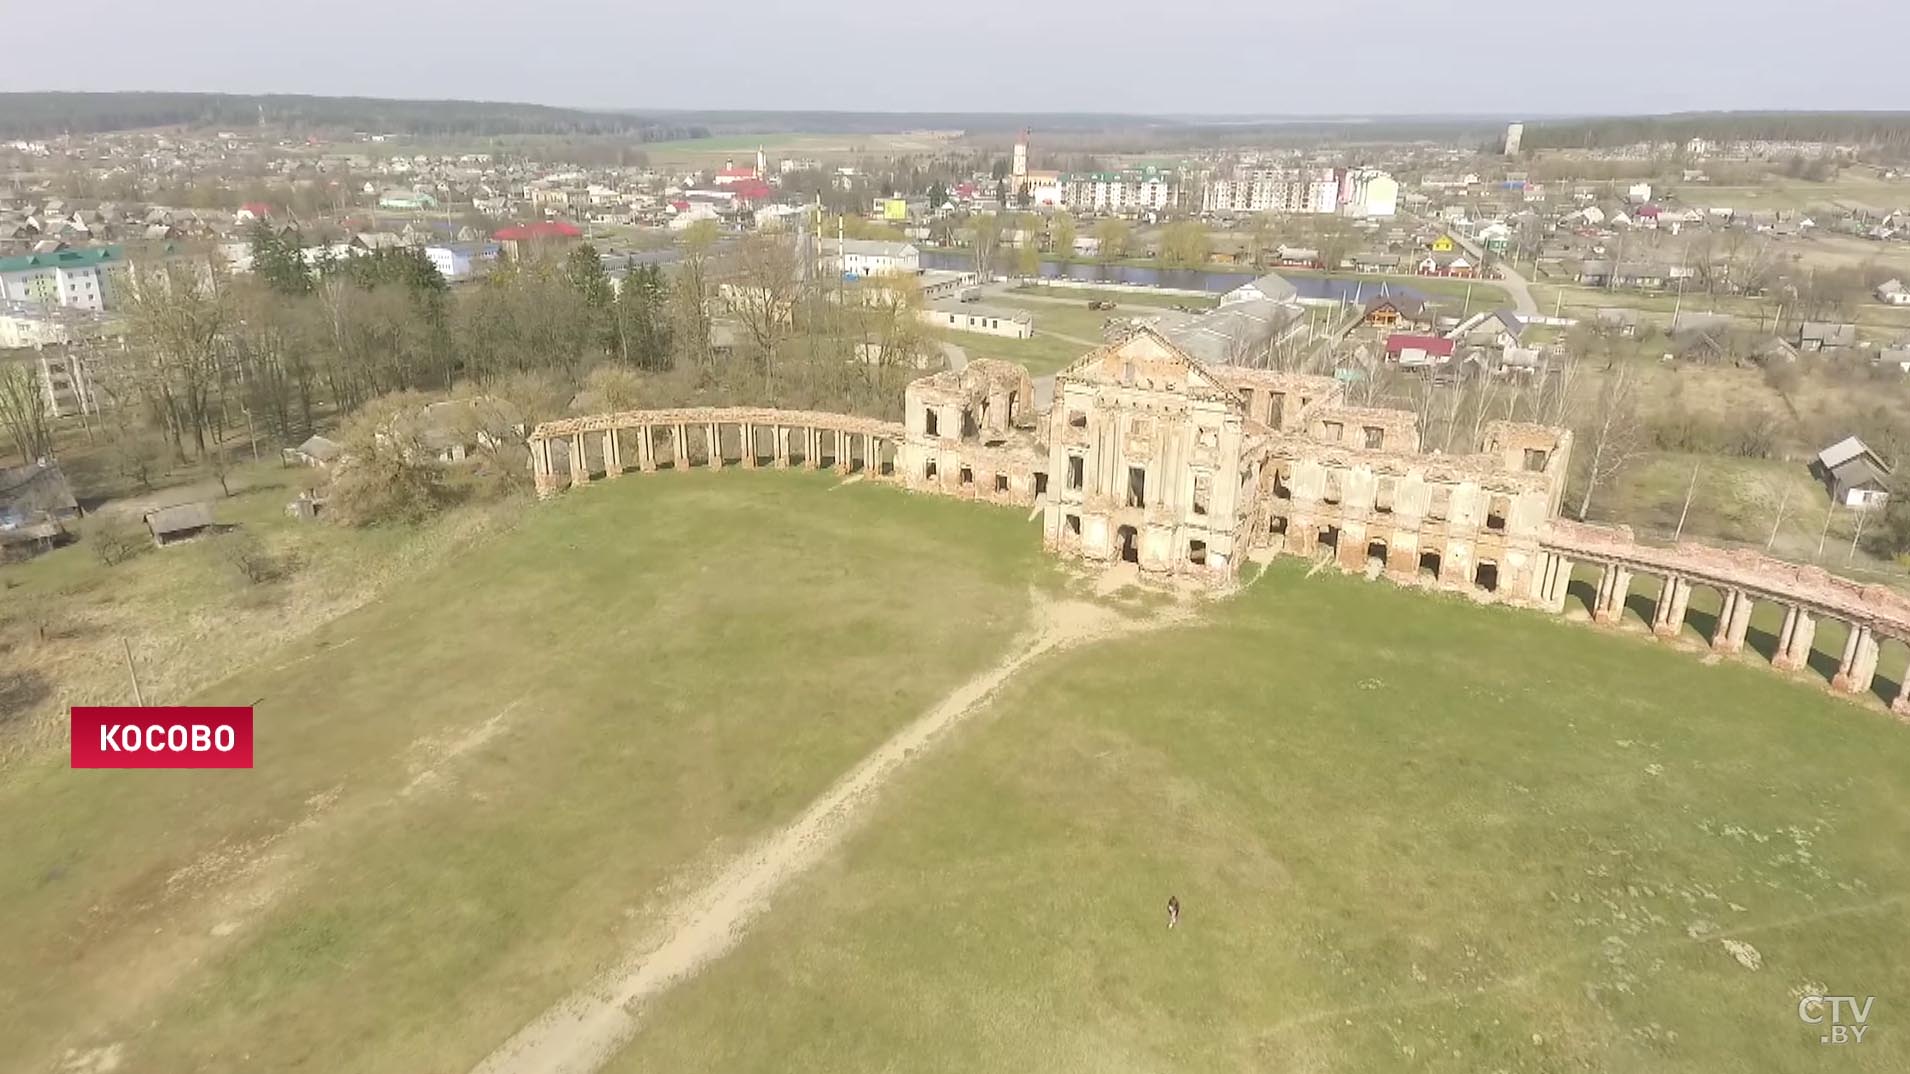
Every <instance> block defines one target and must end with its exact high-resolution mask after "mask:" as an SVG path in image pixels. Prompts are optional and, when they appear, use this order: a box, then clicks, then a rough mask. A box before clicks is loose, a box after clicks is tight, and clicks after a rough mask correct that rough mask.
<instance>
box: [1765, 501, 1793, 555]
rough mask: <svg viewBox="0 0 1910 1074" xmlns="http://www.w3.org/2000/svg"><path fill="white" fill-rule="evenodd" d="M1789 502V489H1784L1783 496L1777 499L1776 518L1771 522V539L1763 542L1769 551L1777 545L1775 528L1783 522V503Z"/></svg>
mask: <svg viewBox="0 0 1910 1074" xmlns="http://www.w3.org/2000/svg"><path fill="white" fill-rule="evenodd" d="M1790 502H1791V490H1790V489H1785V490H1784V498H1783V499H1781V500H1779V501H1777V520H1776V521H1774V522H1772V523H1771V539H1770V540H1768V541H1765V542H1764V550H1765V551H1766V552H1769V551H1770V550H1771V549H1772V548H1775V547H1776V546H1777V528H1778V527H1779V526H1781V525H1783V524H1784V505H1786V504H1788V503H1790Z"/></svg>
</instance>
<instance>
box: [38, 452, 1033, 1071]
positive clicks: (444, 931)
mask: <svg viewBox="0 0 1910 1074" xmlns="http://www.w3.org/2000/svg"><path fill="white" fill-rule="evenodd" d="M835 484H836V480H835V479H834V478H833V476H830V475H816V474H802V473H776V474H771V473H761V474H749V473H743V472H735V473H728V474H722V475H697V478H696V479H695V480H690V479H678V480H667V479H666V480H649V481H644V480H640V479H626V480H624V481H621V482H618V483H616V484H610V485H605V486H602V487H600V488H595V489H592V490H589V492H588V493H587V494H585V495H576V496H567V497H564V498H563V499H562V500H561V501H559V502H558V503H556V504H552V505H548V506H547V507H545V508H540V509H538V510H536V511H533V512H531V513H530V514H529V516H528V517H526V518H524V519H523V520H522V521H521V522H520V523H519V524H518V526H517V527H516V528H515V529H514V530H513V531H512V532H511V533H509V534H508V535H505V536H502V537H500V538H499V539H497V540H493V541H490V542H485V543H481V544H479V545H477V546H475V547H472V548H468V549H465V550H464V551H463V552H462V554H460V555H459V556H457V557H456V559H455V561H454V562H446V563H444V564H442V565H441V566H439V567H438V568H436V569H433V570H430V571H428V572H426V573H424V574H423V575H422V576H421V577H418V578H416V579H415V580H413V581H412V582H409V583H407V584H405V585H402V586H400V587H398V588H397V589H395V590H394V591H393V592H392V593H391V594H390V595H389V596H388V597H387V598H386V599H384V600H382V601H379V602H377V603H375V604H373V605H371V606H369V607H367V608H364V609H362V610H360V611H358V612H356V613H352V614H348V615H345V616H343V617H342V618H339V619H337V620H335V621H333V622H331V623H330V624H328V625H327V626H325V627H323V628H321V629H320V630H319V631H318V632H317V633H316V634H315V635H314V636H312V637H310V638H308V639H305V640H303V641H299V642H297V643H295V644H292V645H290V646H288V647H286V648H284V649H282V650H280V651H279V652H277V653H274V654H272V655H270V656H268V657H267V658H265V659H263V660H260V661H259V662H258V663H257V664H256V665H255V666H253V667H252V669H251V670H249V671H246V672H244V673H242V674H239V675H236V676H234V677H232V678H229V679H227V680H225V681H224V682H221V683H219V684H218V685H216V686H213V687H210V688H208V689H205V690H203V691H201V692H199V693H197V694H194V695H191V696H177V695H171V694H166V695H162V697H161V700H164V701H172V702H182V701H188V700H193V701H202V702H225V703H248V702H249V703H253V704H255V705H256V706H257V711H258V717H257V718H258V726H259V732H260V733H259V738H260V744H259V748H258V767H257V768H256V769H255V770H253V771H249V772H231V773H183V772H144V773H142V772H73V771H69V770H68V769H67V768H65V767H64V765H65V760H64V756H63V754H61V753H59V752H58V751H55V752H53V753H51V754H49V755H47V756H45V757H43V758H42V759H41V760H40V761H38V762H36V763H31V764H27V765H23V766H18V767H16V768H15V769H14V770H12V771H11V772H8V773H6V774H5V775H4V777H3V778H0V821H3V822H4V823H0V909H4V913H0V1055H5V1056H7V1057H8V1062H7V1063H6V1064H0V1065H5V1066H7V1067H8V1068H9V1069H21V1070H51V1069H55V1068H56V1066H57V1065H58V1064H57V1062H56V1060H57V1059H58V1057H59V1056H60V1055H62V1054H63V1053H64V1052H65V1051H66V1050H67V1049H69V1048H74V1049H78V1050H79V1051H80V1052H82V1053H86V1052H88V1051H89V1050H92V1049H114V1048H116V1049H117V1052H115V1053H114V1054H121V1055H123V1056H124V1063H123V1066H122V1067H121V1069H123V1070H151V1071H183V1070H237V1069H270V1070H284V1069H291V1068H296V1067H304V1068H307V1069H313V1070H352V1071H361V1072H378V1071H391V1072H414V1071H419V1070H446V1071H461V1070H465V1069H468V1068H469V1067H470V1065H471V1064H473V1063H474V1062H476V1061H477V1059H479V1058H480V1057H481V1056H482V1055H483V1054H484V1053H485V1052H486V1051H488V1050H489V1049H490V1048H492V1047H494V1046H495V1045H496V1044H497V1043H498V1042H499V1041H500V1040H501V1039H502V1038H503V1037H504V1036H505V1035H506V1034H508V1033H509V1032H510V1031H511V1030H512V1029H514V1028H515V1027H516V1026H518V1025H520V1024H522V1023H523V1022H526V1021H528V1020H529V1019H530V1018H531V1017H532V1016H533V1015H535V1014H536V1013H538V1012H539V1011H541V1010H542V1009H544V1008H545V1007H546V1006H547V1005H548V1004H550V1003H552V1002H553V1001H555V1000H556V999H557V998H558V997H560V996H562V995H563V994H565V993H567V992H568V991H569V990H570V989H571V988H573V987H575V986H576V985H577V984H578V983H580V982H581V981H583V980H585V979H587V978H588V977H589V976H590V975H591V974H593V973H594V972H596V971H597V970H598V969H600V968H601V967H602V966H603V965H604V963H605V960H606V959H611V958H614V957H615V955H616V953H617V952H619V951H620V950H621V949H622V948H623V946H624V945H625V944H627V943H628V942H629V938H630V937H631V936H641V935H644V934H646V933H647V931H648V930H649V929H650V927H651V925H652V923H653V922H654V921H655V920H656V919H657V918H658V916H659V914H660V913H661V912H662V909H663V907H664V906H665V905H666V904H667V901H668V899H669V896H670V892H671V891H672V890H673V885H677V884H682V883H686V882H688V881H689V880H691V879H692V878H694V877H695V876H696V875H698V874H699V873H700V872H701V871H703V870H706V869H707V868H709V867H710V866H711V863H712V862H714V861H716V860H720V859H721V858H722V857H725V856H727V855H728V854H729V853H732V852H733V851H734V849H735V848H736V846H738V845H739V844H740V843H741V842H742V841H744V840H747V839H748V838H750V837H751V836H753V835H754V834H755V833H757V832H759V831H761V830H763V829H764V828H765V827H767V826H770V825H773V824H776V823H779V822H781V821H782V820H784V819H785V818H786V817H787V816H789V815H790V814H791V813H792V812H794V811H795V810H796V809H797V808H799V807H800V806H801V805H802V804H803V803H805V802H807V801H808V800H810V799H811V798H812V797H814V796H815V795H816V794H817V793H818V792H819V791H820V790H821V789H822V787H824V786H825V785H826V784H827V783H828V782H829V781H831V780H833V779H834V778H835V777H836V776H837V775H838V774H839V773H841V772H842V771H843V770H845V769H846V768H848V767H849V766H850V765H851V764H852V763H853V762H854V761H855V760H856V759H857V758H858V757H860V756H862V755H863V754H865V753H867V752H868V751H869V750H870V749H872V748H873V747H874V745H875V744H876V743H878V742H880V741H882V740H883V739H884V738H886V737H887V736H888V735H889V734H890V733H891V732H892V731H893V730H894V729H895V728H896V727H897V726H899V725H901V724H902V723H904V722H905V721H907V720H909V719H911V718H913V717H915V716H917V715H919V714H920V713H921V712H922V711H923V710H924V709H926V708H927V707H929V706H930V705H931V704H932V703H933V702H934V701H935V700H936V699H937V698H939V697H941V696H943V695H944V694H946V693H947V692H948V691H949V690H950V689H952V688H953V687H954V686H955V685H956V684H957V683H959V682H961V681H962V680H964V679H965V678H967V677H968V676H970V675H972V674H974V673H975V672H976V671H977V670H978V669H980V668H982V667H985V666H987V665H988V664H989V663H990V662H991V661H993V660H995V659H996V658H997V657H998V656H999V655H1000V652H1001V651H1002V650H1003V648H1004V647H1005V646H1006V644H1007V643H1008V640H1009V639H1010V638H1011V637H1012V636H1013V635H1014V634H1015V633H1016V631H1017V629H1018V627H1019V626H1020V624H1021V622H1022V620H1023V617H1024V615H1025V611H1026V607H1027V603H1028V594H1029V586H1030V583H1031V581H1034V580H1039V579H1041V578H1045V577H1048V576H1049V575H1050V573H1051V572H1049V571H1048V570H1047V568H1046V566H1045V564H1044V563H1043V561H1042V560H1041V558H1040V549H1039V541H1038V540H1037V539H1034V538H1035V535H1034V533H1033V531H1032V530H1031V528H1030V527H1028V526H1027V525H1026V524H1025V523H1024V522H1023V519H1022V514H1021V513H1020V512H1010V511H1001V510H990V509H987V508H978V507H976V506H973V505H967V504H960V503H955V502H950V501H944V500H936V499H930V498H925V497H905V496H898V495H897V494H895V493H894V492H892V491H889V490H887V489H879V488H874V487H871V486H867V485H859V486H857V485H852V486H849V487H842V488H837V487H835ZM198 550H199V549H198V547H197V546H191V545H189V546H183V547H181V548H179V549H174V550H167V551H165V552H155V553H151V554H150V555H149V556H148V557H142V560H144V559H152V560H157V559H158V557H160V556H170V555H171V554H172V553H175V552H176V553H191V552H195V551H198ZM85 555H87V553H86V552H85V551H84V550H82V549H68V550H64V551H60V552H56V553H52V554H51V555H49V556H47V557H44V558H43V559H42V560H40V561H39V562H38V563H36V564H34V566H36V567H38V566H39V565H40V564H54V565H57V563H58V561H59V560H60V559H61V558H63V557H72V556H85ZM135 562H140V561H135ZM931 565H932V566H933V569H932V570H931V569H929V568H930V567H931ZM7 570H10V568H9V569H7ZM108 670H112V669H111V667H110V665H109V666H108ZM102 1054H103V1053H102ZM242 1057H250V1058H249V1059H248V1058H242Z"/></svg>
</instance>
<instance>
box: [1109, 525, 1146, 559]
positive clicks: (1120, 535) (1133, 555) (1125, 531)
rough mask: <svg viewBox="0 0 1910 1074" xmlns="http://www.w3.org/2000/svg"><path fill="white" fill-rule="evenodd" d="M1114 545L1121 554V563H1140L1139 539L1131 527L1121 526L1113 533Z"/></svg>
mask: <svg viewBox="0 0 1910 1074" xmlns="http://www.w3.org/2000/svg"><path fill="white" fill-rule="evenodd" d="M1114 544H1115V547H1116V548H1117V549H1119V550H1120V553H1121V562H1123V563H1139V562H1140V561H1141V538H1140V535H1139V534H1138V533H1136V532H1135V531H1134V527H1133V526H1122V527H1121V528H1120V529H1118V530H1115V531H1114Z"/></svg>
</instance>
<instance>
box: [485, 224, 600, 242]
mask: <svg viewBox="0 0 1910 1074" xmlns="http://www.w3.org/2000/svg"><path fill="white" fill-rule="evenodd" d="M491 237H492V238H494V239H496V240H498V241H499V242H523V241H524V240H526V239H533V240H534V239H581V238H583V237H584V233H583V229H581V228H579V227H578V226H577V225H576V224H570V223H565V222H564V221H562V220H536V221H533V222H531V223H528V224H515V225H513V226H511V227H507V228H504V229H503V230H501V231H499V232H498V233H497V234H495V235H493V236H491Z"/></svg>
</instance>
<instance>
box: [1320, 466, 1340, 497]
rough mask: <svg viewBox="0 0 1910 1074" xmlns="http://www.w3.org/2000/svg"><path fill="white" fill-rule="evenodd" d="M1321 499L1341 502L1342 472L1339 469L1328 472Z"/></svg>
mask: <svg viewBox="0 0 1910 1074" xmlns="http://www.w3.org/2000/svg"><path fill="white" fill-rule="evenodd" d="M1320 499H1322V500H1325V501H1326V502H1327V503H1339V502H1340V472H1339V471H1338V470H1328V471H1327V472H1326V487H1325V488H1324V489H1323V490H1322V491H1321V493H1320Z"/></svg>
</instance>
